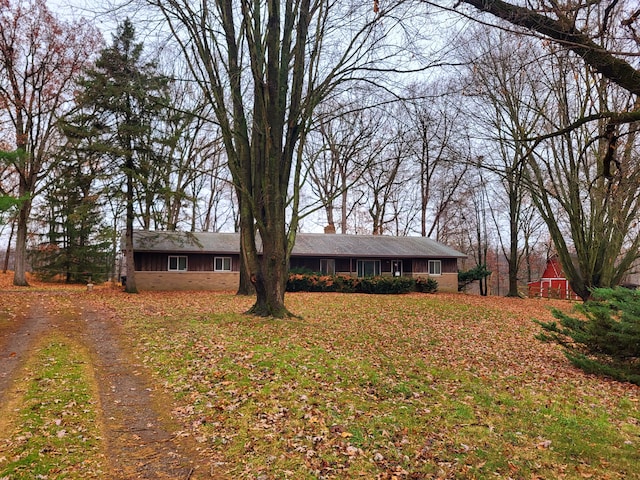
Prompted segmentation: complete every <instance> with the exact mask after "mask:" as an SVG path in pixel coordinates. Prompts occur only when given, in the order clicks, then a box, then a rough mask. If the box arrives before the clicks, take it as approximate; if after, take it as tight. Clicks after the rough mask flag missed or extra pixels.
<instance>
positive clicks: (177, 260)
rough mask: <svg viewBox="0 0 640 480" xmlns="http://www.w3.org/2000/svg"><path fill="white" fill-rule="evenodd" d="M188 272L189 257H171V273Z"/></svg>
mask: <svg viewBox="0 0 640 480" xmlns="http://www.w3.org/2000/svg"><path fill="white" fill-rule="evenodd" d="M186 270H187V257H186V256H182V255H181V256H178V255H169V271H170V272H184V271H186Z"/></svg>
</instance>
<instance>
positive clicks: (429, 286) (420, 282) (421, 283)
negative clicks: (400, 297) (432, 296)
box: [416, 277, 438, 293]
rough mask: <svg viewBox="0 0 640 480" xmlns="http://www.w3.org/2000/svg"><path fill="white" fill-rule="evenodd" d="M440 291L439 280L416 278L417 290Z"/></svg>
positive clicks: (425, 291)
mask: <svg viewBox="0 0 640 480" xmlns="http://www.w3.org/2000/svg"><path fill="white" fill-rule="evenodd" d="M437 291H438V282H436V281H435V280H434V279H433V278H424V277H418V278H416V292H421V293H436V292H437Z"/></svg>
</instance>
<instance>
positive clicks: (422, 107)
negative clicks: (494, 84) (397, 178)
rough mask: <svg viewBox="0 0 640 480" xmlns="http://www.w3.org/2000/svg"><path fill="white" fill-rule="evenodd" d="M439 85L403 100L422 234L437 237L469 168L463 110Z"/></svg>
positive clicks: (431, 86)
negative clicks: (455, 105)
mask: <svg viewBox="0 0 640 480" xmlns="http://www.w3.org/2000/svg"><path fill="white" fill-rule="evenodd" d="M439 90H441V87H440V86H439V85H438V84H435V85H430V86H429V90H428V91H426V92H424V93H422V94H417V93H415V92H414V93H413V95H410V97H413V99H410V100H406V101H405V102H404V108H405V111H406V113H407V115H406V116H405V115H403V116H401V118H404V119H405V120H404V121H403V123H404V124H405V125H406V129H407V131H406V136H407V138H408V139H409V151H408V152H407V153H408V154H409V155H410V158H411V159H412V160H413V162H414V163H415V164H416V168H417V170H418V172H417V173H418V175H416V177H417V179H418V191H419V205H420V234H421V235H422V236H423V237H434V236H435V237H436V238H437V237H438V235H439V230H440V229H439V227H440V226H441V223H442V221H443V216H444V214H445V212H447V211H448V209H449V206H450V205H451V204H452V203H454V202H455V199H456V195H457V194H458V193H459V192H460V186H461V182H462V180H463V178H464V176H465V174H466V172H467V169H468V167H469V161H468V160H469V153H468V149H465V143H466V142H465V140H467V139H466V137H465V134H464V133H463V132H462V129H463V128H466V126H467V125H464V126H463V125H461V123H462V117H461V116H460V109H459V108H453V106H452V105H450V104H448V103H447V101H448V99H447V92H446V91H439Z"/></svg>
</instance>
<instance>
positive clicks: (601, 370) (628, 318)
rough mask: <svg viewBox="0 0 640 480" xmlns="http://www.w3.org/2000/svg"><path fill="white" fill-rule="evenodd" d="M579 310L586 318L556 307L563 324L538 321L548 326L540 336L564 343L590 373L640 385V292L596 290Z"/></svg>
mask: <svg viewBox="0 0 640 480" xmlns="http://www.w3.org/2000/svg"><path fill="white" fill-rule="evenodd" d="M575 310H576V312H577V313H580V314H582V316H583V317H584V318H578V317H574V316H571V315H568V314H566V313H563V312H561V311H559V310H553V316H554V317H555V318H557V319H558V320H559V321H560V324H559V325H558V324H557V323H556V322H538V321H536V323H538V324H539V325H540V326H542V328H543V329H544V332H542V333H540V334H539V335H537V336H536V338H538V339H539V340H542V341H544V342H554V343H558V344H560V345H562V346H563V347H564V354H565V355H566V356H567V358H568V359H569V360H570V361H571V363H573V364H574V365H575V366H577V367H579V368H581V369H582V370H584V371H586V372H588V373H595V374H600V375H606V376H609V377H612V378H615V379H617V380H622V381H627V382H631V383H635V384H636V385H640V291H637V290H629V289H626V288H615V289H605V288H599V289H595V290H594V291H593V294H592V299H591V300H589V301H587V302H585V303H583V304H580V305H577V306H576V307H575Z"/></svg>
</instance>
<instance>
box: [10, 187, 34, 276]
mask: <svg viewBox="0 0 640 480" xmlns="http://www.w3.org/2000/svg"><path fill="white" fill-rule="evenodd" d="M30 191H31V190H30V189H29V188H28V186H27V185H25V182H24V181H23V180H21V181H20V189H19V193H20V198H24V200H23V201H22V204H21V205H20V210H19V211H18V224H17V228H16V250H15V268H14V273H13V284H14V285H16V286H18V287H28V286H29V282H27V273H26V271H27V228H28V227H29V214H30V213H31V199H30V198H26V197H27V196H28V193H29V192H30Z"/></svg>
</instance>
